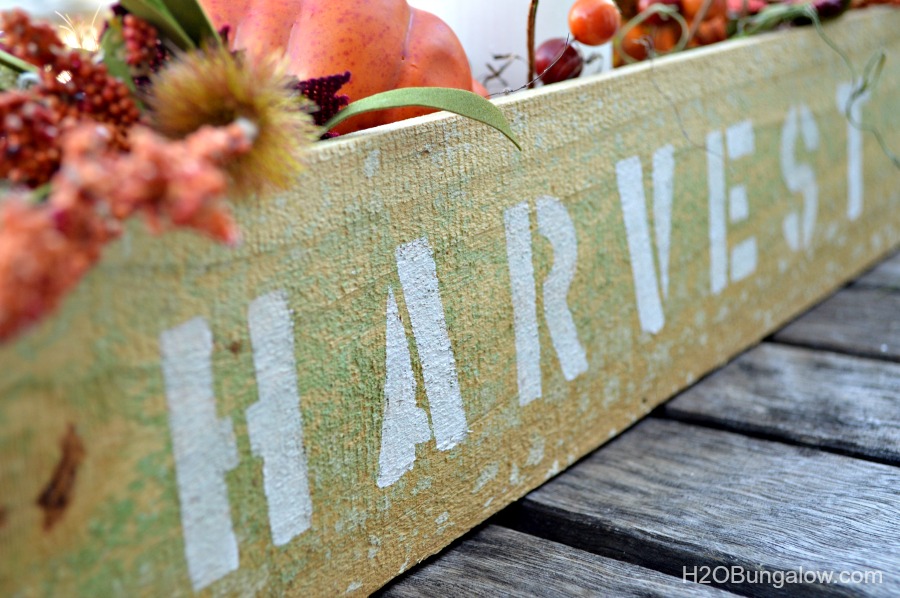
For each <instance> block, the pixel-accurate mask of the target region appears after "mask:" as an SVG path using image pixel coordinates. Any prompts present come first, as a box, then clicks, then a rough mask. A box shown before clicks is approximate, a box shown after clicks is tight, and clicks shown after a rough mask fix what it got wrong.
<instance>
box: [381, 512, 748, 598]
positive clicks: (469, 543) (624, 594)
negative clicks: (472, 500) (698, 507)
mask: <svg viewBox="0 0 900 598" xmlns="http://www.w3.org/2000/svg"><path fill="white" fill-rule="evenodd" d="M378 595H379V596H383V597H385V598H417V597H421V598H434V597H436V596H448V597H451V596H454V597H455V596H459V597H462V596H485V597H490V598H495V597H497V596H509V597H513V596H521V597H523V598H532V597H534V596H541V597H542V598H564V597H571V596H616V597H617V598H638V597H641V598H654V597H658V598H670V597H672V596H685V597H692V596H697V597H700V596H709V597H710V598H713V597H715V596H721V597H722V598H725V597H726V596H734V594H731V593H729V592H725V591H723V590H719V589H716V588H712V587H710V586H708V585H701V584H695V583H684V582H682V580H681V579H679V578H675V577H672V576H671V575H664V574H662V573H659V572H657V571H653V570H651V569H645V568H643V567H638V566H636V565H631V564H628V563H623V562H622V561H617V560H613V559H609V558H606V557H602V556H598V555H595V554H591V553H589V552H584V551H582V550H576V549H574V548H570V547H568V546H565V545H563V544H558V543H556V542H550V541H548V540H544V539H542V538H536V537H534V536H529V535H526V534H522V533H520V532H517V531H514V530H511V529H508V528H504V527H498V526H495V525H489V526H487V527H486V528H484V529H482V530H480V531H478V533H476V534H474V535H473V536H471V537H468V538H466V540H465V541H464V542H463V543H462V544H460V545H459V546H456V547H453V548H450V549H448V550H446V551H445V552H443V553H442V554H441V555H440V556H438V557H436V558H435V559H434V560H433V561H431V562H429V563H428V564H427V565H426V566H423V567H421V568H419V569H416V570H415V571H412V572H410V574H409V575H406V576H404V577H403V578H402V579H401V580H398V581H397V583H394V584H392V585H390V586H388V587H387V588H386V590H385V591H384V592H381V593H379V594H378Z"/></svg>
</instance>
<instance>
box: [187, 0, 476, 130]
mask: <svg viewBox="0 0 900 598" xmlns="http://www.w3.org/2000/svg"><path fill="white" fill-rule="evenodd" d="M201 4H203V7H204V8H205V9H206V11H207V13H208V14H209V16H210V18H211V19H212V21H213V24H214V25H215V26H216V27H217V28H221V27H224V26H226V25H228V26H230V27H231V40H232V49H235V50H238V49H241V50H247V51H248V53H251V54H253V53H263V52H269V53H271V52H276V53H281V54H284V55H285V56H286V57H287V61H288V65H289V71H290V72H291V74H293V75H296V76H297V78H298V79H301V80H303V79H311V78H314V77H325V76H328V75H333V74H335V73H342V72H344V71H350V73H351V75H352V76H351V79H350V82H349V83H348V84H347V85H345V86H344V87H343V88H342V89H341V93H345V94H347V95H348V96H350V100H351V101H355V100H360V99H362V98H365V97H368V96H370V95H373V94H376V93H379V92H382V91H388V90H391V89H397V88H400V87H456V88H459V89H466V90H469V91H472V89H473V82H472V73H471V69H470V67H469V61H468V59H467V57H466V53H465V51H464V50H463V48H462V44H460V42H459V39H458V38H457V37H456V35H455V34H454V33H453V31H452V30H451V29H450V27H448V26H447V24H446V23H444V22H443V21H442V20H440V19H439V18H437V17H436V16H434V15H432V14H431V13H428V12H425V11H423V10H419V9H416V8H412V7H410V6H409V4H407V2H406V0H354V1H353V2H342V1H338V0H250V1H246V0H201ZM429 112H433V110H430V109H427V108H399V109H393V110H385V111H381V112H371V113H368V114H361V115H359V116H356V117H354V118H351V119H349V120H347V121H346V122H344V123H343V124H342V125H341V126H339V127H338V128H337V129H336V130H337V131H338V132H339V133H348V132H351V131H357V130H360V129H365V128H369V127H374V126H377V125H381V124H385V123H389V122H395V121H397V120H402V119H405V118H411V117H413V116H419V115H421V114H427V113H429Z"/></svg>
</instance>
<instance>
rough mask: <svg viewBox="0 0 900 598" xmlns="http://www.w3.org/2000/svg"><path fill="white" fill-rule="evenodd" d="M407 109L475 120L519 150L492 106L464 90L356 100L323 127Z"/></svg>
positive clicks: (415, 90)
mask: <svg viewBox="0 0 900 598" xmlns="http://www.w3.org/2000/svg"><path fill="white" fill-rule="evenodd" d="M407 106H425V107H427V108H437V109H438V110H447V111H449V112H454V113H456V114H459V115H461V116H465V117H466V118H471V119H472V120H477V121H478V122H482V123H484V124H486V125H488V126H491V127H494V128H495V129H497V130H498V131H500V132H501V133H503V134H504V135H506V137H507V138H508V139H509V140H510V141H512V142H513V144H515V146H516V147H517V148H519V150H521V149H522V146H521V145H519V141H518V140H517V139H516V136H515V135H514V134H513V132H512V129H510V127H509V122H507V120H506V117H505V116H503V113H502V112H501V111H500V109H499V108H497V107H496V106H495V105H493V104H492V103H490V102H489V101H488V100H486V99H484V98H483V97H481V96H480V95H478V94H476V93H472V92H471V91H465V90H463V89H450V88H445V87H404V88H402V89H393V90H391V91H385V92H382V93H378V94H375V95H373V96H369V97H367V98H363V99H362V100H357V101H355V102H353V103H352V104H350V105H349V106H347V107H346V108H344V109H343V110H341V111H340V112H338V113H337V114H336V115H334V117H332V119H331V120H329V121H328V122H327V123H325V127H324V128H325V130H326V131H330V130H331V129H333V128H334V127H336V126H337V125H339V124H340V123H342V122H344V121H345V120H347V119H348V118H350V117H351V116H356V115H357V114H363V113H365V112H374V111H376V110H387V109H389V108H405V107H407Z"/></svg>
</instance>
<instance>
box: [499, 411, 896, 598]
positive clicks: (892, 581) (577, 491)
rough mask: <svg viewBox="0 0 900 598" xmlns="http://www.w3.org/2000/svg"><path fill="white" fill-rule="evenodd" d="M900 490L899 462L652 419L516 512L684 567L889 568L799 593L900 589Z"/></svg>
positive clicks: (647, 561)
mask: <svg viewBox="0 0 900 598" xmlns="http://www.w3.org/2000/svg"><path fill="white" fill-rule="evenodd" d="M898 488H900V469H897V468H894V467H891V466H888V465H883V464H879V463H872V462H869V461H863V460H859V459H853V458H849V457H844V456H840V455H835V454H831V453H825V452H822V451H814V450H810V449H808V448H800V447H794V446H789V445H784V444H781V443H775V442H767V441H762V440H756V439H753V438H748V437H746V436H741V435H738V434H733V433H729V432H723V431H718V430H711V429H707V428H702V427H695V426H689V425H687V424H684V423H679V422H673V421H667V420H659V419H651V420H649V421H646V422H643V423H641V424H639V425H638V426H637V427H636V428H635V429H633V430H632V431H630V432H629V433H628V434H626V435H624V436H623V437H621V438H619V439H618V440H616V441H614V442H613V443H611V444H610V445H608V446H607V447H606V448H604V449H602V450H601V451H598V452H596V453H595V454H593V455H592V456H590V457H589V458H588V459H586V460H585V461H583V462H582V463H580V464H578V465H576V466H575V467H573V468H572V469H571V470H570V471H569V472H567V473H566V474H565V475H563V476H560V477H559V478H557V479H555V480H553V481H552V482H550V483H548V484H546V485H545V486H543V487H542V488H540V489H538V490H536V491H534V492H532V493H531V494H530V495H528V497H526V498H525V499H524V500H523V501H522V503H521V504H520V505H519V507H518V508H517V510H516V511H515V512H514V513H513V514H512V515H511V516H510V517H511V522H512V524H513V525H514V526H516V527H519V528H520V529H522V530H524V531H527V532H530V533H534V534H535V535H540V536H543V537H545V538H548V539H551V540H556V541H560V542H564V543H567V544H569V545H571V546H575V547H578V548H582V549H586V550H590V551H592V552H596V553H598V554H604V555H608V556H614V557H616V558H621V559H622V560H627V561H629V562H633V563H635V564H639V565H642V566H646V567H651V568H654V569H657V570H660V571H663V572H666V573H669V574H672V575H678V576H681V575H682V574H683V567H689V568H692V567H694V566H695V565H696V566H704V565H705V566H710V567H716V566H739V567H743V568H744V570H745V571H760V570H766V571H781V572H788V571H798V570H799V568H800V567H802V568H803V570H804V571H810V570H819V571H835V572H840V571H881V572H882V573H883V576H882V579H881V581H882V583H880V584H871V585H856V586H849V585H840V584H834V585H826V584H821V583H820V584H811V585H791V586H789V587H788V592H789V595H792V596H846V595H851V594H852V595H864V596H897V595H898V593H900V543H898V541H897V538H898V537H900V518H898V517H897V513H898V510H900V492H898ZM835 575H837V573H835ZM723 587H725V588H728V589H733V590H735V591H739V592H740V593H743V594H747V595H752V596H763V595H771V594H772V591H773V589H772V586H771V585H759V584H746V583H745V584H729V583H725V584H723Z"/></svg>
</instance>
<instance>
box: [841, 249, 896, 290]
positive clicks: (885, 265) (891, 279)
mask: <svg viewBox="0 0 900 598" xmlns="http://www.w3.org/2000/svg"><path fill="white" fill-rule="evenodd" d="M853 284H854V286H864V287H881V288H889V289H896V290H900V253H898V254H897V255H895V256H893V257H891V258H890V259H887V260H884V261H883V262H881V263H880V264H878V265H877V266H875V267H874V268H872V270H871V271H869V272H867V273H866V274H865V275H864V276H861V277H859V278H858V279H856V281H854V283H853Z"/></svg>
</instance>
